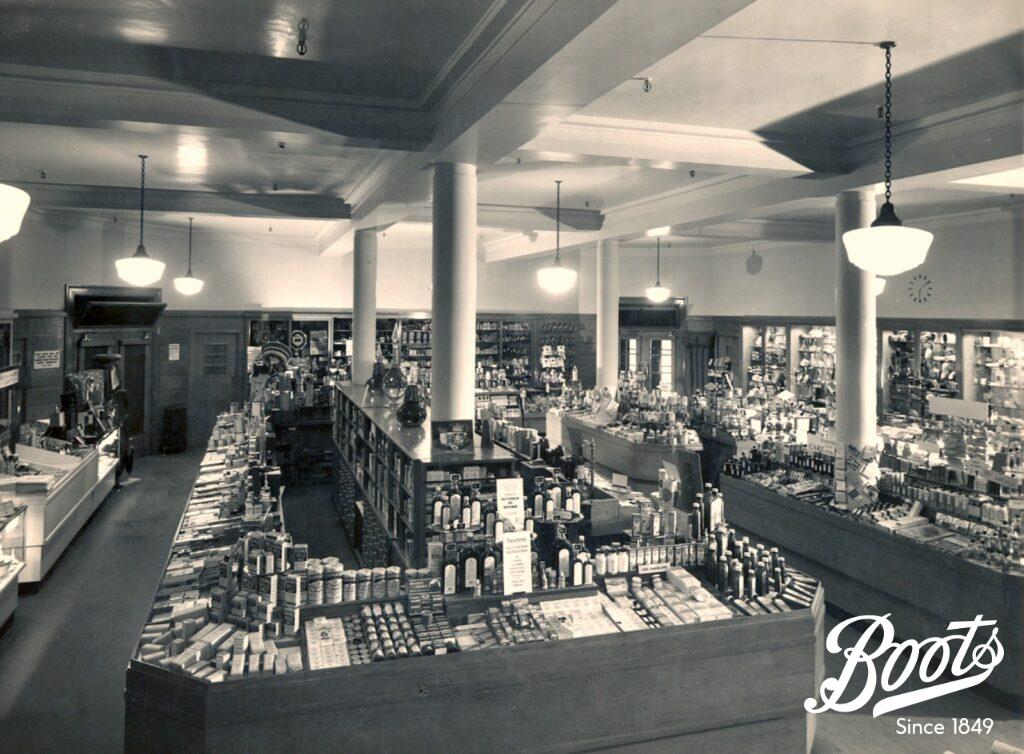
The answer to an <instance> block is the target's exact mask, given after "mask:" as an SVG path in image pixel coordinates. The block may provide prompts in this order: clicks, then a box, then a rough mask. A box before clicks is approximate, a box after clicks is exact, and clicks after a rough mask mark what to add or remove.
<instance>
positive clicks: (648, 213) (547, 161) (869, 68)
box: [0, 0, 1024, 258]
mask: <svg viewBox="0 0 1024 754" xmlns="http://www.w3.org/2000/svg"><path fill="white" fill-rule="evenodd" d="M301 18H307V19H308V20H309V24H310V26H309V34H308V52H307V54H306V55H305V56H300V55H298V53H297V52H296V49H295V45H296V41H297V36H296V34H297V31H296V27H297V24H298V22H299V20H300V19H301ZM1022 31H1024V5H1021V4H1020V3H1019V2H1011V1H1010V0H987V2H986V3H985V4H984V8H983V12H982V11H981V9H980V8H979V6H978V5H977V4H971V3H965V2H963V1H962V0H901V2H898V3H897V2H892V1H891V0H857V1H856V2H855V1H854V0H835V2H830V3H821V2H818V1H815V0H716V1H715V2H711V0H586V1H585V2H565V1H564V0H561V1H557V0H351V1H348V2H344V3H338V2H332V1H331V0H305V1H304V2H302V3H299V2H296V1H294V0H217V1H216V2H213V1H212V0H205V1H200V0H14V1H11V2H6V3H3V4H2V5H0V180H5V181H11V182H17V183H21V184H22V185H25V186H27V187H28V188H29V191H30V193H31V194H34V197H33V207H34V209H35V210H36V211H44V212H45V211H77V212H96V213H106V214H110V213H111V212H112V210H111V207H115V208H116V207H120V206H123V205H126V204H130V203H131V201H133V200H131V199H130V194H129V193H127V192H130V191H133V190H134V188H135V187H136V186H137V185H138V158H137V155H138V154H147V155H149V160H148V161H147V187H148V188H154V189H162V190H164V191H166V192H168V193H167V196H165V197H164V201H165V203H164V205H163V206H162V207H161V206H160V204H159V202H158V203H157V206H155V207H154V210H153V212H152V213H151V216H152V217H153V219H154V221H155V222H158V223H165V224H168V225H177V226H181V225H182V224H183V223H185V222H187V221H186V220H185V219H184V218H186V217H187V216H188V215H189V214H193V215H196V216H197V227H199V224H200V222H199V220H200V218H201V219H202V224H203V227H204V228H207V229H210V230H216V231H217V232H224V233H253V234H260V233H270V231H269V230H267V228H269V227H271V226H273V227H274V232H275V233H277V232H281V233H282V234H285V235H287V237H289V238H296V239H303V240H310V239H313V240H315V239H318V238H323V237H329V238H331V239H333V240H334V241H335V242H337V241H338V239H342V240H344V239H349V240H347V241H345V242H346V243H350V237H351V232H350V231H351V228H353V227H374V226H381V227H383V226H384V225H390V226H391V227H393V228H397V229H399V230H393V231H391V232H392V233H394V234H397V235H396V238H397V237H398V236H403V237H404V236H405V235H408V236H409V237H410V238H413V237H416V234H417V233H419V234H421V235H422V232H423V228H424V227H427V228H429V226H422V224H421V223H420V221H421V220H422V219H423V207H424V205H426V204H427V203H429V201H430V192H431V169H430V165H431V163H432V161H434V160H437V159H467V160H471V161H476V162H477V164H478V176H479V184H478V201H479V202H480V203H481V205H490V206H491V211H490V214H489V215H487V217H488V218H491V219H489V220H486V221H482V222H481V227H480V236H481V244H483V245H484V246H487V245H490V244H499V245H501V247H502V249H503V250H502V255H505V256H504V257H503V258H507V257H508V256H518V255H525V254H534V253H543V252H545V251H546V250H547V249H548V248H550V244H551V238H550V237H552V236H553V234H551V233H545V231H550V230H551V228H550V217H551V208H552V207H553V205H554V182H555V181H556V180H561V181H562V205H563V207H564V208H566V209H572V210H579V211H581V212H582V211H586V212H591V213H594V216H595V217H596V218H597V219H596V221H595V227H597V228H598V230H592V231H587V232H578V233H575V234H570V235H569V236H568V237H569V238H571V239H572V240H573V241H574V242H579V243H591V242H593V241H594V240H597V239H600V238H606V237H615V238H622V239H626V240H627V241H628V242H629V243H632V244H644V243H646V241H644V240H641V239H640V237H641V236H642V234H643V231H644V230H645V229H648V228H651V227H655V226H660V225H669V226H672V227H673V228H674V229H675V230H676V231H677V232H678V235H677V236H676V238H677V241H678V243H679V244H686V245H691V246H694V245H695V246H700V247H714V246H716V245H723V246H724V245H728V244H730V243H735V237H734V236H733V235H731V234H732V233H734V232H737V231H738V232H742V233H749V234H753V235H754V236H755V237H758V236H759V234H760V235H761V236H763V237H764V238H766V239H768V240H771V239H772V238H776V237H778V234H779V233H780V231H779V229H778V228H776V227H772V226H773V223H775V221H783V220H784V221H792V222H791V224H790V225H788V226H786V227H785V228H784V229H783V231H782V237H783V238H784V239H787V240H801V239H803V240H809V241H810V240H820V237H821V235H820V232H819V231H818V230H816V229H815V228H813V227H812V226H814V225H819V224H822V223H826V224H827V223H829V222H831V216H832V214H831V207H832V204H833V197H834V194H835V193H836V192H837V191H842V190H848V189H850V188H857V187H862V186H867V185H873V184H874V183H875V182H876V181H878V180H879V178H880V175H879V173H880V169H879V159H880V150H881V147H880V142H879V137H880V135H881V134H880V132H881V123H880V121H879V120H878V118H877V114H876V107H877V105H878V104H879V103H880V101H881V95H882V86H881V75H882V65H883V56H882V52H881V51H880V50H879V49H878V48H877V47H874V46H872V44H871V43H874V42H878V41H880V40H883V39H895V40H897V42H898V46H897V48H896V50H895V51H894V75H895V81H894V92H895V103H894V117H895V122H896V155H895V169H896V177H897V181H896V188H897V193H896V197H897V201H898V203H899V206H900V208H901V215H903V216H904V217H906V218H913V217H923V216H928V215H934V214H943V213H949V212H959V211H973V210H975V209H984V208H987V207H990V206H997V205H999V204H1000V203H1006V202H1013V201H1016V199H1015V198H1014V197H1011V196H1010V194H1011V192H1013V191H1019V190H1020V189H1021V188H1022V186H1021V181H1020V179H1019V177H1014V176H1015V174H1014V173H1013V172H1012V171H1015V170H1016V171H1019V170H1021V169H1022V168H1024V158H1022V153H1024V147H1022V144H1024V102H1022V96H1021V92H1022V89H1024V60H1022V55H1024V36H1022ZM848 43H851V44H848ZM645 77H647V78H650V80H651V82H652V87H651V90H650V91H649V92H644V86H643V81H642V79H643V78H645ZM453 155H454V157H453ZM462 155H467V156H466V157H462ZM44 176H45V177H44ZM979 176H981V177H982V179H979V180H978V181H976V182H972V183H963V182H962V181H963V180H964V179H968V180H970V179H972V178H977V177H979ZM984 176H996V177H995V178H987V179H985V178H984ZM1006 176H1009V178H1007V177H1006ZM986 180H987V181H989V183H986V182H985V181H986ZM958 181H960V182H958ZM42 184H46V185H47V186H48V185H50V184H56V185H58V186H60V187H63V188H67V187H72V188H73V187H85V188H83V189H81V190H79V191H65V190H61V191H49V192H47V191H45V190H43V188H41V186H42ZM93 187H98V188H93ZM117 191H120V193H116V192H117ZM177 192H180V194H181V196H180V197H178V196H174V194H176V193H177ZM196 192H199V193H196ZM107 193H110V194H111V195H110V196H107V195H106V194H107ZM220 195H224V196H225V197H233V198H231V199H230V201H226V203H218V202H215V201H211V199H213V198H214V197H217V196H220ZM94 197H98V198H95V199H94ZM248 198H252V200H253V201H251V202H249V201H248ZM306 199H308V200H310V201H309V202H304V201H302V200H306ZM325 203H326V204H325ZM232 206H243V209H244V214H246V215H248V216H245V217H240V216H235V215H231V214H229V213H228V210H227V209H226V208H230V207H232ZM325 206H326V207H327V209H325ZM384 207H386V208H388V213H387V214H386V217H385V218H384V219H381V218H380V217H378V214H379V211H380V210H381V208H384ZM403 207H408V208H409V210H408V215H406V216H404V217H403V215H402V208H403ZM519 210H523V211H519ZM526 210H532V212H530V211H526ZM350 213H351V214H350ZM502 213H504V216H503V215H502ZM505 216H508V217H511V218H512V219H511V221H508V220H507V219H503V218H504V217H505ZM481 217H483V213H482V214H481ZM495 218H496V219H495ZM403 219H405V220H416V221H417V222H415V223H413V222H404V223H402V222H400V221H401V220H403ZM395 221H399V222H400V224H399V225H397V226H396V225H392V224H393V223H394V222H395ZM737 221H741V222H742V221H749V222H747V224H746V225H743V226H742V227H740V228H735V227H733V228H731V229H730V231H729V232H724V231H722V232H718V233H717V234H716V232H715V231H714V230H713V229H714V228H716V227H719V226H721V225H722V224H724V223H735V222H737ZM762 221H770V222H762ZM530 223H534V225H533V226H530ZM793 223H795V225H794V224H793ZM800 223H805V224H807V225H806V226H801V225H800ZM407 226H417V227H415V228H413V229H412V230H410V229H409V227H407ZM805 227H806V228H807V231H806V234H805V232H804V228H805ZM794 228H795V229H796V230H794ZM510 230H515V231H517V232H516V233H512V234H511V235H510V234H509V231H510ZM698 230H699V231H701V235H698V234H697V233H696V231H698ZM518 231H523V232H518ZM532 231H540V232H541V235H540V236H539V237H538V236H537V234H536V232H532ZM409 243H410V244H412V245H415V246H417V248H419V247H420V246H422V239H420V238H418V237H417V240H415V241H409ZM322 251H323V249H322ZM333 251H334V252H337V249H336V248H335V249H334V250H333Z"/></svg>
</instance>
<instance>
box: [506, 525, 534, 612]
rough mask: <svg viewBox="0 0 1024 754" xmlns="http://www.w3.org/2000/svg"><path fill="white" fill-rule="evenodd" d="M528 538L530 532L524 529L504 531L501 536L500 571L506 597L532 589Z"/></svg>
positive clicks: (529, 537) (525, 592)
mask: <svg viewBox="0 0 1024 754" xmlns="http://www.w3.org/2000/svg"><path fill="white" fill-rule="evenodd" d="M530 539H531V533H530V532H528V531H525V530H524V531H510V532H506V533H505V535H504V536H503V537H502V538H501V573H502V576H503V577H504V586H503V588H504V592H505V596H506V597H508V596H510V595H513V594H529V593H530V592H532V591H533V569H532V568H531V565H530Z"/></svg>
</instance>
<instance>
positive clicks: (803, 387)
mask: <svg viewBox="0 0 1024 754" xmlns="http://www.w3.org/2000/svg"><path fill="white" fill-rule="evenodd" d="M789 337H790V348H791V357H790V379H789V384H790V386H791V387H790V389H791V390H792V391H793V394H794V395H796V397H797V400H798V401H799V402H800V403H801V404H802V405H803V407H804V408H805V409H806V410H808V411H811V412H813V413H815V414H817V415H818V417H819V419H820V420H821V422H822V423H824V424H825V425H832V424H835V406H836V329H835V328H834V327H831V326H828V325H812V326H806V325H804V326H797V325H794V326H792V327H790V330H789Z"/></svg>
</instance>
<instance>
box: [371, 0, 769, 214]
mask: <svg viewBox="0 0 1024 754" xmlns="http://www.w3.org/2000/svg"><path fill="white" fill-rule="evenodd" d="M751 2H752V0H719V2H715V3H707V2H703V1H702V0H558V1H557V2H555V1H554V0H544V2H543V3H542V2H539V1H538V2H536V3H534V5H533V6H532V7H531V12H533V13H534V15H535V17H533V18H529V19H526V18H525V16H524V21H526V20H528V21H529V25H527V24H525V23H523V24H521V25H520V26H521V28H520V29H519V36H518V37H517V38H516V39H515V42H514V44H513V45H511V46H509V47H507V48H506V49H504V50H498V51H497V52H500V56H498V57H496V58H495V59H493V60H492V59H486V60H483V61H481V62H482V65H489V66H490V67H489V68H486V69H484V68H483V67H482V65H480V66H478V67H477V69H476V70H475V71H474V75H473V76H467V77H466V78H465V79H464V85H463V86H461V87H456V88H455V89H454V90H453V92H452V93H451V95H450V96H449V97H448V98H447V99H446V100H445V102H444V103H443V105H444V107H443V109H442V110H441V111H440V112H439V118H438V122H437V127H436V129H435V136H434V140H433V141H432V142H431V144H430V146H429V147H428V148H427V151H426V153H425V154H423V155H408V156H406V158H405V159H403V161H402V163H401V164H400V165H398V166H397V167H396V168H395V169H394V170H393V171H391V172H390V173H389V174H388V176H387V177H386V178H384V179H383V180H380V181H378V182H377V183H376V184H375V185H374V186H372V187H370V188H369V190H367V191H365V193H363V194H362V195H363V196H364V197H365V198H364V199H363V200H362V201H361V202H360V203H359V204H356V205H355V207H354V214H355V215H356V216H357V217H358V216H359V215H361V214H363V213H366V212H370V211H372V209H373V207H375V206H376V205H378V204H380V203H382V202H385V201H393V200H394V197H395V196H396V195H400V194H403V192H404V190H405V187H406V186H407V184H408V182H409V181H410V180H413V178H414V176H415V175H416V174H417V173H418V172H420V171H422V170H423V168H424V167H426V166H428V165H429V164H430V163H431V162H437V161H454V162H468V163H471V164H474V165H478V166H480V165H490V164H493V163H494V162H496V161H497V160H499V159H501V158H502V157H505V156H506V155H508V154H510V153H511V152H513V151H514V150H516V149H518V148H520V147H522V146H523V145H524V144H526V143H527V142H528V141H530V140H531V139H533V138H535V137H536V136H538V135H539V134H540V133H542V132H543V131H544V129H546V128H547V127H548V126H551V125H553V124H554V123H556V122H558V121H560V120H563V119H565V118H567V117H569V116H570V115H572V114H573V113H575V112H577V111H578V110H580V109H581V108H583V107H585V106H586V105H588V104H590V103H591V102H593V101H594V100H596V99H598V98H599V97H601V96H602V95H604V94H607V93H608V92H609V91H611V90H612V89H614V88H615V87H616V86H618V85H619V84H621V83H622V82H623V81H625V80H627V79H628V78H629V77H630V76H633V75H635V74H636V73H637V72H638V71H642V70H644V69H646V68H648V67H650V66H651V65H653V64H654V63H656V62H658V61H659V60H661V59H662V58H664V57H666V56H667V55H669V54H671V53H673V52H675V51H676V50H678V49H679V48H680V47H682V46H683V45H685V44H686V43H688V42H690V41H692V40H693V39H694V38H696V37H698V36H699V35H701V34H703V33H704V32H706V31H707V30H708V29H710V28H712V27H714V26H716V25H717V24H719V23H721V22H722V21H724V20H725V19H726V18H728V17H729V16H731V15H732V14H734V13H736V12H737V11H739V10H741V9H743V8H745V7H746V6H747V5H749V4H750V3H751ZM666 18H671V19H672V22H671V23H665V19H666ZM629 40H643V42H642V43H635V44H630V43H629ZM425 199H429V196H423V197H421V200H425Z"/></svg>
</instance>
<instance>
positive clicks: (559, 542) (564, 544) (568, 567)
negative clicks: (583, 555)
mask: <svg viewBox="0 0 1024 754" xmlns="http://www.w3.org/2000/svg"><path fill="white" fill-rule="evenodd" d="M556 532H557V533H556V535H555V564H556V568H557V569H558V586H559V587H560V588H561V587H565V586H569V585H570V584H572V583H573V582H572V564H573V561H574V560H575V559H576V553H575V551H574V550H573V547H572V543H571V542H569V540H568V538H567V537H566V534H565V527H564V526H562V525H561V524H559V525H558V528H557V529H556Z"/></svg>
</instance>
